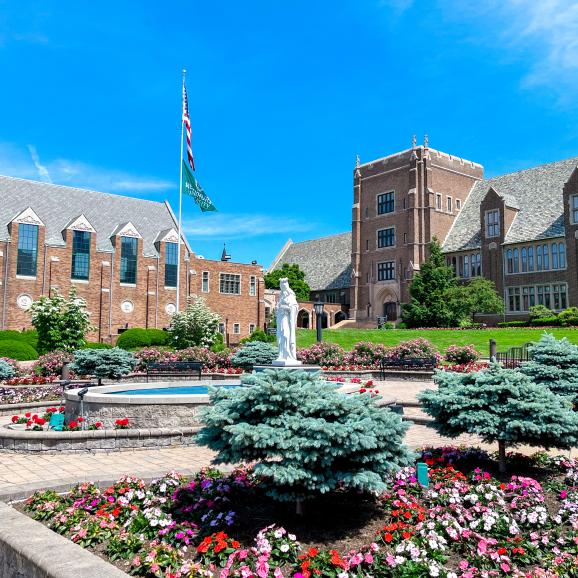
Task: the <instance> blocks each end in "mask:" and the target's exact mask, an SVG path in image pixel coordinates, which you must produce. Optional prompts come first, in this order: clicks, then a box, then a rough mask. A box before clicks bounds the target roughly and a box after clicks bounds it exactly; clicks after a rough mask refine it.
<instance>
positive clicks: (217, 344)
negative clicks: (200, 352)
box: [211, 332, 226, 353]
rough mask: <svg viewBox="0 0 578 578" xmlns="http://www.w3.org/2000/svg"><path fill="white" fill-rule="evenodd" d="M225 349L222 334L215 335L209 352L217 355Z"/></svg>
mask: <svg viewBox="0 0 578 578" xmlns="http://www.w3.org/2000/svg"><path fill="white" fill-rule="evenodd" d="M225 349H226V348H225V338H224V337H223V334H222V333H221V332H218V333H215V341H213V345H211V351H213V352H214V353H218V352H219V351H223V350H225Z"/></svg>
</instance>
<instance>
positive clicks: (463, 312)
mask: <svg viewBox="0 0 578 578" xmlns="http://www.w3.org/2000/svg"><path fill="white" fill-rule="evenodd" d="M446 297H447V303H448V306H449V308H450V310H451V312H452V317H453V319H454V322H455V323H456V324H459V323H460V322H463V321H469V320H471V321H472V322H473V321H474V316H475V314H476V313H502V311H503V310H504V300H503V299H502V298H501V297H500V296H499V295H498V294H497V293H496V286H495V284H494V282H493V281H490V280H488V279H482V278H479V279H472V280H471V281H470V282H469V283H466V284H464V285H458V286H457V287H452V288H450V289H448V291H447V292H446Z"/></svg>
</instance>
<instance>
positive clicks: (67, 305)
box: [30, 287, 90, 353]
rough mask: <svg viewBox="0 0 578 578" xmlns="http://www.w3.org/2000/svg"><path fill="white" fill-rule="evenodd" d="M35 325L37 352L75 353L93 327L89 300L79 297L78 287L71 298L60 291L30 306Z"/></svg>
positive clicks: (72, 292) (70, 294)
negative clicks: (77, 295) (88, 309)
mask: <svg viewBox="0 0 578 578" xmlns="http://www.w3.org/2000/svg"><path fill="white" fill-rule="evenodd" d="M30 311H31V314H32V325H34V327H35V328H36V331H38V351H39V352H40V353H48V352H49V351H59V350H63V351H74V350H75V349H79V348H81V347H84V343H85V342H84V336H85V334H86V332H87V331H88V330H89V328H90V320H89V317H90V314H89V313H88V311H87V310H86V301H85V300H84V299H79V298H77V297H76V288H75V287H73V288H72V289H71V290H70V293H69V295H68V298H66V297H63V296H62V295H60V294H59V293H58V292H57V293H56V294H55V295H54V296H53V297H46V296H43V297H40V299H39V300H38V301H34V303H32V306H31V307H30Z"/></svg>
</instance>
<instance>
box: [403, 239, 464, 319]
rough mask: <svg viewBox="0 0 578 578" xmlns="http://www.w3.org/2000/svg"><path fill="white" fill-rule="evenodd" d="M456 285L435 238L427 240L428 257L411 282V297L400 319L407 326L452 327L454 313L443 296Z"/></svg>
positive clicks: (453, 275)
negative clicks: (428, 244) (428, 246)
mask: <svg viewBox="0 0 578 578" xmlns="http://www.w3.org/2000/svg"><path fill="white" fill-rule="evenodd" d="M456 286H457V278H456V276H455V274H454V271H453V269H452V268H451V267H448V266H447V265H446V259H445V257H444V256H443V254H442V248H441V245H440V244H439V242H438V241H437V239H435V238H434V239H433V240H432V242H431V243H430V255H429V258H428V259H427V260H426V261H424V263H423V264H422V265H421V269H420V271H419V272H418V273H416V274H415V276H414V278H413V281H412V283H411V286H410V289H409V294H410V296H411V300H410V302H409V303H407V304H405V305H403V306H402V307H403V321H404V323H405V324H406V325H407V326H408V327H451V326H452V325H454V322H455V316H454V313H453V311H452V309H451V308H450V306H449V303H448V300H447V298H446V296H447V292H448V290H449V289H451V288H453V287H456Z"/></svg>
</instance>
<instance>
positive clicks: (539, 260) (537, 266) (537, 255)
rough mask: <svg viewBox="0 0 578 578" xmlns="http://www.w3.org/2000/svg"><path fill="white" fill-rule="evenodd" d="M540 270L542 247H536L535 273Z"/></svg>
mask: <svg viewBox="0 0 578 578" xmlns="http://www.w3.org/2000/svg"><path fill="white" fill-rule="evenodd" d="M541 270H542V245H538V246H537V247H536V271H541Z"/></svg>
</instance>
